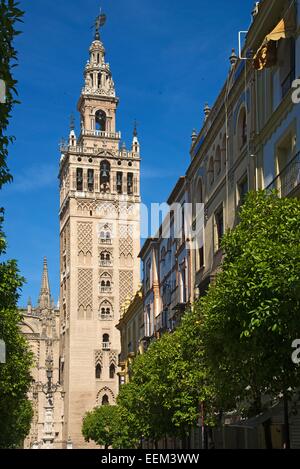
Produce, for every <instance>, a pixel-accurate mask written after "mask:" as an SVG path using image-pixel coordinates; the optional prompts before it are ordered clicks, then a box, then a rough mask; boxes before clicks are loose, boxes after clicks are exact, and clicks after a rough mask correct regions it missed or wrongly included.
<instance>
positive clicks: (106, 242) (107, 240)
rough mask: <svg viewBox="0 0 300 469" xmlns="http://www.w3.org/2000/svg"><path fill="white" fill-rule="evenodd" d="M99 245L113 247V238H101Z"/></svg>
mask: <svg viewBox="0 0 300 469" xmlns="http://www.w3.org/2000/svg"><path fill="white" fill-rule="evenodd" d="M99 243H100V244H104V245H106V246H107V245H109V246H110V245H111V244H112V239H111V238H100V239H99Z"/></svg>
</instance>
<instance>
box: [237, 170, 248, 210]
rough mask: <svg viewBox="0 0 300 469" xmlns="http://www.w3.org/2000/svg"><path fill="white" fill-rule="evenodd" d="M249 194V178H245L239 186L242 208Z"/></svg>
mask: <svg viewBox="0 0 300 469" xmlns="http://www.w3.org/2000/svg"><path fill="white" fill-rule="evenodd" d="M247 193H248V177H247V176H245V177H244V178H243V179H242V180H241V181H240V182H239V185H238V197H239V206H240V207H241V206H242V205H243V203H244V202H245V198H246V195H247Z"/></svg>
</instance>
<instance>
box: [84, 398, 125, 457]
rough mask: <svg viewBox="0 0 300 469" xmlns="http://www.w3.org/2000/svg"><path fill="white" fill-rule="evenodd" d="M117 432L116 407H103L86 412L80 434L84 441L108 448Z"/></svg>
mask: <svg viewBox="0 0 300 469" xmlns="http://www.w3.org/2000/svg"><path fill="white" fill-rule="evenodd" d="M118 431H119V418H118V407H117V406H110V405H103V406H101V407H97V408H96V409H95V410H93V411H92V412H88V413H87V414H86V416H85V417H84V420H83V425H82V434H83V436H84V438H85V440H86V441H90V440H93V441H94V442H95V443H96V444H97V445H100V446H104V447H105V448H109V447H110V446H112V445H113V444H114V441H115V440H116V438H117V433H118Z"/></svg>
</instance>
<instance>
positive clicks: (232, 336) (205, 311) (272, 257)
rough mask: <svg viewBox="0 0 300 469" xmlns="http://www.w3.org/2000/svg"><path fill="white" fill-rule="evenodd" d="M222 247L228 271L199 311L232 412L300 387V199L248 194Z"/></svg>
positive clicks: (218, 389) (217, 378) (216, 378)
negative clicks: (297, 351)
mask: <svg viewBox="0 0 300 469" xmlns="http://www.w3.org/2000/svg"><path fill="white" fill-rule="evenodd" d="M223 248H224V252H225V259H224V263H223V266H222V271H221V272H220V274H219V275H218V278H217V282H216V285H215V286H213V287H212V288H211V289H210V291H209V293H208V295H207V297H206V298H205V299H204V300H203V301H202V302H201V303H200V304H199V305H198V308H197V309H198V314H199V315H200V316H201V317H202V319H203V328H202V337H203V341H204V344H205V352H206V356H207V359H208V365H209V367H210V369H211V371H212V372H213V376H214V381H215V384H216V390H215V392H216V393H217V394H218V395H220V396H221V397H222V400H223V404H224V405H225V406H227V407H229V408H230V407H232V406H234V405H235V404H236V402H237V401H240V402H241V401H246V402H251V401H252V402H257V401H259V398H260V396H261V395H262V394H268V395H270V396H276V395H278V394H279V393H281V392H285V391H286V390H287V389H289V388H290V387H291V388H296V387H297V386H299V377H300V375H299V369H298V367H296V366H295V365H294V364H293V362H292V360H291V353H292V348H291V347H292V342H293V341H294V339H296V338H297V336H298V331H300V316H299V311H300V308H299V307H300V202H299V200H298V199H288V198H282V199H281V198H279V197H277V195H276V194H275V193H272V194H267V193H266V192H258V193H250V194H249V196H248V198H247V201H246V203H245V205H244V207H243V209H242V211H241V215H240V223H239V225H238V226H237V227H236V228H235V229H234V230H232V231H230V232H228V233H227V234H226V236H225V237H224V240H223ZM233 398H234V399H233ZM249 410H251V409H249ZM254 410H259V409H254Z"/></svg>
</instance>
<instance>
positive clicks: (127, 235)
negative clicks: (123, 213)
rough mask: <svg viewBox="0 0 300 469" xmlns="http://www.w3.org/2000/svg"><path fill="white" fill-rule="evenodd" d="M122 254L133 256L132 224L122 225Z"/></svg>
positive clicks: (120, 248)
mask: <svg viewBox="0 0 300 469" xmlns="http://www.w3.org/2000/svg"><path fill="white" fill-rule="evenodd" d="M119 239H120V246H119V250H120V256H124V257H125V258H127V257H128V256H132V257H133V227H132V226H131V225H120V238H119Z"/></svg>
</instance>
